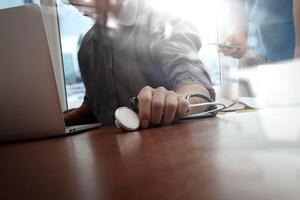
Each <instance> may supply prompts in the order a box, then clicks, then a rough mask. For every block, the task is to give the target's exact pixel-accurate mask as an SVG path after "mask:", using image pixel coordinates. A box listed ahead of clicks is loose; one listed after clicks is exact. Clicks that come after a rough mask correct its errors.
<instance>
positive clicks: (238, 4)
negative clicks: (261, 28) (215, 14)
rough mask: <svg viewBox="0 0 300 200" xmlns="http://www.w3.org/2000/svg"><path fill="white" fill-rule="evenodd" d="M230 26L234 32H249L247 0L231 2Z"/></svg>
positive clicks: (244, 33)
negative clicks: (246, 9)
mask: <svg viewBox="0 0 300 200" xmlns="http://www.w3.org/2000/svg"><path fill="white" fill-rule="evenodd" d="M229 27H230V29H231V31H230V32H231V33H232V34H243V35H245V36H247V33H248V17H247V13H246V11H245V0H238V1H232V2H230V3H229Z"/></svg>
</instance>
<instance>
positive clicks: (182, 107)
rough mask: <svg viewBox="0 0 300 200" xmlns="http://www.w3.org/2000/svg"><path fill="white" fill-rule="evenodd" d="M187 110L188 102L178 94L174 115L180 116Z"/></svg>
mask: <svg viewBox="0 0 300 200" xmlns="http://www.w3.org/2000/svg"><path fill="white" fill-rule="evenodd" d="M188 110H189V102H188V101H187V100H186V99H185V98H184V97H183V96H179V97H178V106H177V112H176V117H181V116H183V115H185V114H186V113H187V111H188Z"/></svg>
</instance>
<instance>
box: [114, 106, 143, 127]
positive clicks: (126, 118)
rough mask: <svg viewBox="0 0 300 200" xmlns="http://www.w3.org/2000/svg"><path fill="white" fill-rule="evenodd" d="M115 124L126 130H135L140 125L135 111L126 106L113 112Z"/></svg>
mask: <svg viewBox="0 0 300 200" xmlns="http://www.w3.org/2000/svg"><path fill="white" fill-rule="evenodd" d="M115 123H116V126H117V127H119V128H121V129H124V130H126V131H135V130H137V129H138V128H139V127H140V119H139V116H138V115H137V113H135V112H134V111H133V110H131V109H130V108H127V107H120V108H118V109H117V110H116V112H115Z"/></svg>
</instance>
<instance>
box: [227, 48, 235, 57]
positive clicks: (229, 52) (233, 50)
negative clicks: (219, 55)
mask: <svg viewBox="0 0 300 200" xmlns="http://www.w3.org/2000/svg"><path fill="white" fill-rule="evenodd" d="M237 51H238V49H236V48H229V49H228V51H226V53H224V55H225V56H233V54H235V53H236V52H237Z"/></svg>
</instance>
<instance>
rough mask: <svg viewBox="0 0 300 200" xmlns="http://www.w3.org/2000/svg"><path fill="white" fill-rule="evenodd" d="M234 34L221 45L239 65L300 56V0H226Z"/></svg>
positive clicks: (221, 50)
mask: <svg viewBox="0 0 300 200" xmlns="http://www.w3.org/2000/svg"><path fill="white" fill-rule="evenodd" d="M227 1H228V4H229V15H230V27H231V29H232V30H231V34H230V35H229V36H228V37H227V38H225V40H224V41H223V43H225V44H230V45H235V46H238V47H239V48H219V51H220V52H221V53H223V54H224V55H225V56H231V57H233V58H238V59H240V61H241V62H242V63H240V65H242V66H243V65H257V64H262V63H265V62H277V61H283V60H289V59H293V58H295V57H299V56H300V41H299V40H300V30H299V29H300V24H299V21H300V1H299V0H227Z"/></svg>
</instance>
